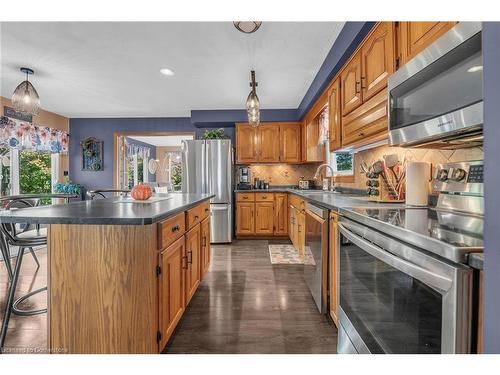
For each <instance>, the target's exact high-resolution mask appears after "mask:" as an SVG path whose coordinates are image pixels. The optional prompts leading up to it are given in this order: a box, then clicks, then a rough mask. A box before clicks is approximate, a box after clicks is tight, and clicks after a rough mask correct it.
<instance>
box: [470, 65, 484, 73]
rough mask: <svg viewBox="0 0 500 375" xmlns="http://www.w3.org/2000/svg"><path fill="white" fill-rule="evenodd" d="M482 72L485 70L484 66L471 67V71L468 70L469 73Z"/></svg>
mask: <svg viewBox="0 0 500 375" xmlns="http://www.w3.org/2000/svg"><path fill="white" fill-rule="evenodd" d="M480 70H483V66H482V65H475V66H471V67H470V68H469V69H467V71H468V72H469V73H474V72H479V71H480Z"/></svg>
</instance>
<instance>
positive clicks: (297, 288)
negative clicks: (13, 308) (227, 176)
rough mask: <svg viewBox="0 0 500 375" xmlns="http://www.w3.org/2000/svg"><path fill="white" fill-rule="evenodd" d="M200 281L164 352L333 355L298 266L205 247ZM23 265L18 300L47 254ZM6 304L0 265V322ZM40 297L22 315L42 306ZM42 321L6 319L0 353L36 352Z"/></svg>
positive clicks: (263, 247) (237, 247) (329, 332)
mask: <svg viewBox="0 0 500 375" xmlns="http://www.w3.org/2000/svg"><path fill="white" fill-rule="evenodd" d="M212 251H213V256H212V263H211V266H210V271H209V272H208V273H207V274H206V275H205V278H204V280H203V282H202V283H201V284H200V286H199V288H198V291H197V292H196V294H195V296H194V297H193V299H192V300H191V303H190V305H189V306H188V308H187V310H186V312H185V314H184V316H183V318H182V320H181V321H180V323H179V326H178V327H177V329H176V331H175V333H174V334H173V336H172V338H171V340H170V342H169V344H168V346H167V348H166V350H165V353H336V344H337V330H336V328H335V327H334V326H333V324H332V323H330V322H329V321H328V319H327V318H326V317H324V316H321V315H320V314H319V313H318V311H317V309H316V306H315V304H314V302H313V299H312V297H311V295H310V293H309V290H308V289H307V287H306V285H305V283H304V281H303V279H302V269H301V266H297V265H271V263H270V261H269V253H268V241H254V240H245V241H235V242H233V243H232V244H231V245H217V246H212ZM37 255H38V258H39V259H40V263H41V267H40V269H39V270H38V272H36V265H35V262H34V261H33V259H32V258H31V255H29V254H26V255H25V257H24V259H23V266H22V276H21V278H20V281H19V285H18V292H19V293H26V292H28V291H30V290H33V289H36V288H39V287H42V286H44V285H46V283H47V253H46V250H45V249H43V250H39V251H37ZM6 298H7V273H6V270H5V266H4V264H3V262H0V318H3V314H4V309H5V300H6ZM46 299H47V295H46V293H41V294H39V295H37V296H35V297H33V298H31V299H30V302H29V303H26V304H25V306H23V307H25V308H40V307H42V306H46ZM46 346H47V316H46V314H44V315H38V316H32V317H20V316H15V315H13V316H12V318H11V321H10V324H9V333H8V336H7V340H6V345H5V351H6V352H15V353H32V352H35V353H37V352H43V351H44V350H45V348H46Z"/></svg>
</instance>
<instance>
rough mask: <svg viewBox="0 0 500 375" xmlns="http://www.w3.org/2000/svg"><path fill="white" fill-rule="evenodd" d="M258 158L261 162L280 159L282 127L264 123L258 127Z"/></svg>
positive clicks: (272, 161) (273, 161)
mask: <svg viewBox="0 0 500 375" xmlns="http://www.w3.org/2000/svg"><path fill="white" fill-rule="evenodd" d="M257 131H258V142H259V144H258V147H257V154H258V156H257V160H258V161H259V162H261V163H275V162H279V161H280V127H279V125H276V124H265V125H264V124H262V125H259V126H258V127H257Z"/></svg>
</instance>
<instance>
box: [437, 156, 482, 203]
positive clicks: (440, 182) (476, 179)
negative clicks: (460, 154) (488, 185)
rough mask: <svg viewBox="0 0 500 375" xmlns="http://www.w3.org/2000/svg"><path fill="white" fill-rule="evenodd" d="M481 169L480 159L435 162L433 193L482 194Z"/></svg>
mask: <svg viewBox="0 0 500 375" xmlns="http://www.w3.org/2000/svg"><path fill="white" fill-rule="evenodd" d="M483 170H484V163H483V161H482V160H478V161H469V162H460V163H445V164H437V165H436V166H435V171H434V177H433V180H432V189H433V191H434V192H435V193H451V194H453V193H465V194H467V193H470V194H475V195H483Z"/></svg>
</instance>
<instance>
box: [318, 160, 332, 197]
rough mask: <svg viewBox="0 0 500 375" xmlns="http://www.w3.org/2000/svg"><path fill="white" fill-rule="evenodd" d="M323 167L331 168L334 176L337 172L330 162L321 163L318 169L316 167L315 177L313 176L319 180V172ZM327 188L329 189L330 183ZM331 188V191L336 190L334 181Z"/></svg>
mask: <svg viewBox="0 0 500 375" xmlns="http://www.w3.org/2000/svg"><path fill="white" fill-rule="evenodd" d="M323 167H327V168H330V172H332V177H333V174H334V173H335V172H334V170H333V168H332V167H331V165H330V164H326V163H325V164H321V165H320V166H319V167H318V169H316V173H315V174H314V177H313V178H314V179H315V180H317V179H318V178H319V172H320V170H321V168H323ZM327 181H328V179H327ZM326 190H328V185H327V188H326ZM330 190H331V191H334V190H335V187H334V186H333V183H332V185H331V189H330Z"/></svg>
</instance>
